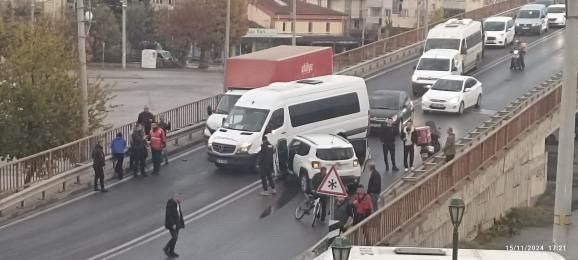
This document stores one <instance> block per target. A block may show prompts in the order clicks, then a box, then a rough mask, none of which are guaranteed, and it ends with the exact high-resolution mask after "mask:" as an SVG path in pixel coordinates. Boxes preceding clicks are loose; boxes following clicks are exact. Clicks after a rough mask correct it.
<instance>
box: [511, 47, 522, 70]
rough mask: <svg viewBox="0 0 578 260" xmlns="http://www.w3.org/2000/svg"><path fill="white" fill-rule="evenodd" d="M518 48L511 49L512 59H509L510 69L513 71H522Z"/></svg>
mask: <svg viewBox="0 0 578 260" xmlns="http://www.w3.org/2000/svg"><path fill="white" fill-rule="evenodd" d="M520 55H521V54H520V51H519V50H514V51H512V59H511V61H510V69H511V70H514V71H522V70H524V68H523V67H522V57H521V56H520Z"/></svg>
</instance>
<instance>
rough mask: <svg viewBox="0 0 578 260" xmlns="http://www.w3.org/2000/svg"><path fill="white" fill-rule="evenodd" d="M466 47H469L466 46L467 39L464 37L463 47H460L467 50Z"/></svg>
mask: <svg viewBox="0 0 578 260" xmlns="http://www.w3.org/2000/svg"><path fill="white" fill-rule="evenodd" d="M466 47H467V46H466V40H465V39H462V47H461V48H460V49H462V51H463V50H467V48H466Z"/></svg>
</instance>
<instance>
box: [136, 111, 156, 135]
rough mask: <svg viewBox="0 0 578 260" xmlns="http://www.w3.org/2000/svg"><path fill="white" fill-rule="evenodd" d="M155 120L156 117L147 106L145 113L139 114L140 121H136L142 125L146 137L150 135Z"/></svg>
mask: <svg viewBox="0 0 578 260" xmlns="http://www.w3.org/2000/svg"><path fill="white" fill-rule="evenodd" d="M154 120H155V116H154V115H153V114H152V113H151V112H149V107H148V106H145V107H144V111H142V112H140V114H138V119H137V120H136V122H137V123H139V124H141V125H142V126H143V127H144V132H145V134H146V135H149V133H150V131H151V125H152V123H153V121H154Z"/></svg>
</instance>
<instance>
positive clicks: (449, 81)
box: [421, 75, 482, 114]
mask: <svg viewBox="0 0 578 260" xmlns="http://www.w3.org/2000/svg"><path fill="white" fill-rule="evenodd" d="M428 88H429V90H428V91H427V92H426V93H425V94H424V95H423V97H422V100H421V108H422V110H423V111H424V112H428V111H443V112H450V113H458V114H463V113H464V110H465V109H467V108H469V107H472V106H475V107H478V108H479V107H480V106H481V104H482V83H481V82H480V81H478V80H477V79H475V78H473V77H469V76H459V75H451V76H446V77H443V78H440V79H439V80H437V81H436V82H435V83H434V84H433V85H432V86H431V87H429V86H428Z"/></svg>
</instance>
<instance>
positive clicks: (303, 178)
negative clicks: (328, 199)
mask: <svg viewBox="0 0 578 260" xmlns="http://www.w3.org/2000/svg"><path fill="white" fill-rule="evenodd" d="M281 154H283V153H281ZM279 156H281V155H279ZM286 156H287V157H288V158H287V159H286V160H285V161H284V162H283V160H282V158H280V159H279V165H280V168H281V169H280V170H282V171H283V170H286V171H287V172H289V173H290V174H293V175H295V176H296V177H298V178H299V182H300V186H301V190H302V191H303V192H306V193H309V192H311V190H312V188H314V187H313V186H314V185H319V183H317V184H315V183H312V180H313V179H314V177H315V175H317V174H320V170H321V167H325V168H327V170H329V169H330V168H331V167H332V166H333V165H335V167H336V170H337V173H338V174H339V176H340V177H341V180H342V181H343V183H344V185H347V184H348V183H352V182H354V183H357V182H359V178H360V177H361V173H362V172H363V165H365V162H366V160H367V158H368V157H369V156H368V148H367V139H354V140H347V139H345V138H343V137H342V136H339V135H334V134H304V135H298V136H295V137H294V138H293V139H291V141H290V142H289V144H288V153H287V154H286ZM282 165H285V166H282ZM285 167H286V169H282V168H285ZM316 179H317V180H319V178H316ZM321 179H322V178H321Z"/></svg>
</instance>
